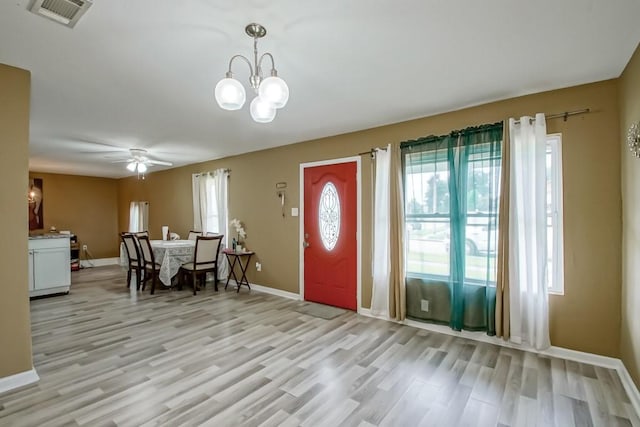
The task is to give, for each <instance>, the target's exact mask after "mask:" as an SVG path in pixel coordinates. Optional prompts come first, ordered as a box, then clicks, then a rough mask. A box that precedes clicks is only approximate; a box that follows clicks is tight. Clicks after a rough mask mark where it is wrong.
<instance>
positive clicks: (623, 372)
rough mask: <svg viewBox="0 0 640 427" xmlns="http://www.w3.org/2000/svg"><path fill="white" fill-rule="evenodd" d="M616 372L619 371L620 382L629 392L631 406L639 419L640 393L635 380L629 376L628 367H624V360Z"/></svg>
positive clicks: (620, 362)
mask: <svg viewBox="0 0 640 427" xmlns="http://www.w3.org/2000/svg"><path fill="white" fill-rule="evenodd" d="M616 371H618V376H619V377H620V381H621V382H622V385H623V387H624V389H625V391H626V392H627V395H628V396H629V400H630V401H631V406H633V408H634V409H635V410H636V414H638V417H640V391H639V390H638V387H637V386H636V384H635V383H634V382H633V379H632V378H631V375H629V371H628V370H627V367H626V366H624V363H622V360H618V366H617V368H616Z"/></svg>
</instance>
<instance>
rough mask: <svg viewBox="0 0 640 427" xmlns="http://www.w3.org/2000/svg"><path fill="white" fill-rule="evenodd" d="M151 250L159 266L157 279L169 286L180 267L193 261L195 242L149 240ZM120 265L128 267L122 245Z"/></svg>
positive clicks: (122, 245)
mask: <svg viewBox="0 0 640 427" xmlns="http://www.w3.org/2000/svg"><path fill="white" fill-rule="evenodd" d="M150 243H151V249H153V256H154V258H155V259H156V262H157V263H159V264H160V273H159V274H158V277H159V278H160V282H162V284H163V285H165V286H171V278H173V276H175V275H176V274H178V270H180V266H181V265H182V264H184V263H185V262H191V261H193V254H194V252H195V249H196V242H195V240H151V241H150ZM120 265H122V266H123V267H126V266H127V265H128V259H127V252H126V251H125V250H124V244H121V245H120Z"/></svg>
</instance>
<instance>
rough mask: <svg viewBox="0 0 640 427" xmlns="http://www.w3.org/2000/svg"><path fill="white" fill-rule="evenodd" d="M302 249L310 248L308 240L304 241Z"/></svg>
mask: <svg viewBox="0 0 640 427" xmlns="http://www.w3.org/2000/svg"><path fill="white" fill-rule="evenodd" d="M302 247H303V248H305V249H306V248H308V247H309V242H307V241H306V240H304V241H303V242H302Z"/></svg>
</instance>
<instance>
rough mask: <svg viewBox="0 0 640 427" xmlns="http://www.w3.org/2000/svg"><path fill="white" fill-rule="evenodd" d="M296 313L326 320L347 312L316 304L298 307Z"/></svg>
mask: <svg viewBox="0 0 640 427" xmlns="http://www.w3.org/2000/svg"><path fill="white" fill-rule="evenodd" d="M296 311H297V312H298V313H302V314H308V315H309V316H314V317H320V318H321V319H326V320H331V319H334V318H336V317H338V316H340V315H341V314H344V313H346V312H347V310H344V309H342V308H338V307H332V306H330V305H324V304H316V303H305V304H304V305H302V306H300V307H298V308H297V309H296Z"/></svg>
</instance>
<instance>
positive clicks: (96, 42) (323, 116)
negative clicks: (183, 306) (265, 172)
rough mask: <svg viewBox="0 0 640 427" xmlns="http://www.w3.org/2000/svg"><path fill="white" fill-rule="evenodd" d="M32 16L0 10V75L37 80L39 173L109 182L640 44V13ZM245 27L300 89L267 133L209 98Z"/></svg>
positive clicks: (118, 10)
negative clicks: (65, 22)
mask: <svg viewBox="0 0 640 427" xmlns="http://www.w3.org/2000/svg"><path fill="white" fill-rule="evenodd" d="M28 5H29V0H2V2H1V3H0V62H1V63H5V64H9V65H13V66H17V67H21V68H25V69H28V70H31V72H32V104H31V141H30V150H31V156H30V169H31V170H36V171H42V172H56V173H71V174H80V175H94V176H104V177H122V176H127V175H130V173H129V172H128V171H127V170H126V169H125V168H124V165H123V164H122V163H115V164H114V163H111V160H112V159H110V158H109V156H113V155H114V153H113V151H121V152H122V156H126V155H127V149H128V148H131V147H138V148H146V149H147V150H148V151H149V153H150V154H151V155H152V156H153V157H155V158H158V159H161V160H169V161H172V162H173V163H174V167H175V166H181V165H185V164H189V163H195V162H201V161H204V160H208V159H215V158H221V157H226V156H230V155H234V154H240V153H245V152H249V151H255V150H260V149H264V148H268V147H274V146H279V145H285V144H290V143H294V142H299V141H305V140H309V139H314V138H319V137H324V136H329V135H336V134H341V133H345V132H350V131H355V130H360V129H366V128H370V127H374V126H379V125H383V124H389V123H395V122H400V121H404V120H408V119H412V118H417V117H424V116H428V115H432V114H435V113H440V112H444V111H450V110H455V109H460V108H463V107H466V106H470V105H477V104H482V103H485V102H489V101H494V100H499V99H505V98H510V97H513V96H518V95H524V94H528V93H534V92H540V91H544V90H549V89H555V88H561V87H567V86H573V85H576V84H581V83H588V82H593V81H599V80H604V79H609V78H614V77H618V76H619V75H620V73H621V72H622V70H623V69H624V67H625V65H626V64H627V62H628V60H629V58H630V57H631V55H632V53H633V51H634V49H635V48H636V46H637V45H638V41H640V25H638V24H637V21H638V17H640V1H638V0H616V1H606V0H563V1H557V0H537V1H531V0H528V1H525V0H517V1H505V0H484V1H472V0H467V1H462V0H458V1H444V0H440V1H437V0H404V1H380V0H375V1H374V0H349V1H344V0H324V1H315V2H306V1H299V0H298V1H296V0H269V1H266V0H244V1H223V0H183V1H175V0H135V1H132V0H94V5H93V6H92V7H91V8H90V9H89V11H88V12H87V13H86V14H85V16H84V17H83V18H81V20H80V21H79V23H78V24H77V25H76V27H75V28H74V29H69V28H66V27H64V26H62V25H59V24H56V23H55V22H52V21H50V20H47V19H44V18H42V17H40V16H36V15H34V14H32V13H30V12H28V11H27V6H28ZM250 22H258V23H260V24H262V25H264V26H265V27H266V28H267V36H266V37H265V38H264V39H262V40H260V42H259V44H258V49H259V51H260V53H262V52H265V51H270V52H271V53H272V54H273V56H274V58H275V61H276V68H277V69H278V72H279V75H280V76H281V77H282V78H284V79H285V80H286V82H287V83H288V85H289V89H290V92H291V96H290V98H289V103H288V105H287V106H286V107H285V108H284V109H282V110H279V111H278V116H277V117H276V119H275V120H274V121H273V122H272V123H270V124H258V123H254V122H253V121H252V120H251V118H250V116H249V111H248V108H249V101H250V100H251V93H250V91H249V90H247V98H248V102H247V103H246V104H245V106H244V107H243V109H242V110H240V111H223V110H221V109H220V108H219V107H218V106H217V104H216V102H215V99H214V97H213V89H214V87H215V85H216V83H217V81H218V80H219V79H220V78H222V77H224V73H225V71H226V69H227V66H228V61H229V59H230V57H231V56H232V55H234V54H237V53H240V54H244V55H246V56H250V55H251V54H252V39H250V38H249V37H248V36H246V35H245V33H244V27H245V25H246V24H248V23H250ZM234 73H235V76H236V77H237V78H238V79H240V81H241V82H242V83H243V84H245V87H248V84H247V80H248V76H249V72H248V67H246V65H244V64H242V63H241V62H238V63H234ZM532 113H535V112H533V111H532ZM115 154H116V155H117V154H118V153H115ZM159 169H162V167H158V166H154V167H153V168H152V170H159Z"/></svg>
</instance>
